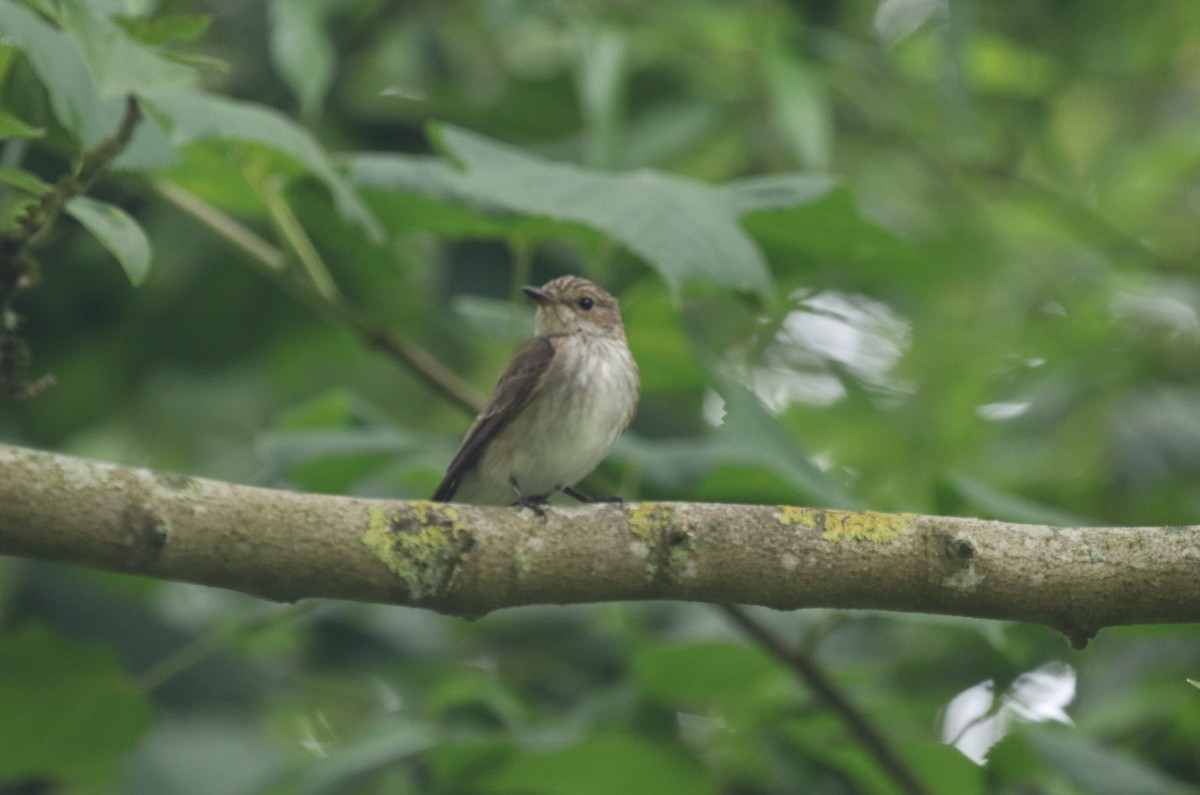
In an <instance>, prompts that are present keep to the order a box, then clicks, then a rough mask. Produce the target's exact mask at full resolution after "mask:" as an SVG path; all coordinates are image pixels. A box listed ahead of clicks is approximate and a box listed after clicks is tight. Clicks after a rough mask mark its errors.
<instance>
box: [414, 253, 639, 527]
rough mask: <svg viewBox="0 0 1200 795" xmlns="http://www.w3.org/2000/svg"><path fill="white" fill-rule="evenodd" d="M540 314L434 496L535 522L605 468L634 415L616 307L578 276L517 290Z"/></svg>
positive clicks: (632, 370)
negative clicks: (529, 516) (519, 508)
mask: <svg viewBox="0 0 1200 795" xmlns="http://www.w3.org/2000/svg"><path fill="white" fill-rule="evenodd" d="M521 289H522V290H523V291H524V292H525V294H526V295H527V296H529V298H530V299H532V301H533V303H534V304H535V305H536V307H537V314H536V316H535V318H534V322H533V329H534V336H533V339H531V340H529V341H528V342H526V343H525V344H524V345H522V346H521V348H520V350H518V351H517V354H516V356H514V357H513V360H512V362H511V363H509V365H508V368H507V369H506V370H505V371H504V372H503V373H502V374H501V375H500V380H499V381H498V382H497V383H496V387H495V389H493V390H492V395H491V397H489V398H488V401H487V404H486V405H484V407H483V410H482V411H481V412H479V416H478V417H476V418H475V423H474V424H473V425H472V426H471V429H470V430H469V431H467V436H466V438H465V439H463V442H462V445H460V446H459V448H458V452H457V453H456V454H455V456H454V460H453V461H451V462H450V466H449V468H448V469H447V470H446V476H445V477H444V478H443V479H442V482H441V485H439V486H438V487H437V491H435V492H434V494H433V499H434V500H437V501H439V502H449V501H451V500H453V501H454V502H467V503H480V504H490V505H508V504H512V505H524V506H527V507H531V508H534V509H535V510H538V511H539V512H540V508H539V506H540V505H541V504H543V503H545V502H546V500H547V499H548V498H549V497H550V495H552V494H554V493H556V492H559V491H565V492H566V493H567V494H570V495H571V496H573V497H575V498H576V499H578V500H580V501H583V502H589V501H591V500H589V499H588V498H587V497H585V496H583V495H582V494H580V493H579V492H577V491H575V489H574V488H573V486H574V485H575V484H576V483H578V482H579V481H580V480H583V478H584V477H586V476H587V474H588V473H589V472H591V471H592V470H593V469H595V468H596V466H597V465H598V464H599V463H600V462H601V461H602V460H603V459H604V457H605V456H606V455H608V452H609V451H610V450H611V449H612V446H613V444H615V443H616V441H617V437H618V436H620V435H621V433H622V432H623V431H624V430H625V429H626V428H628V427H629V423H630V422H632V421H633V415H634V412H635V411H636V409H637V402H638V396H639V394H640V390H641V387H640V384H639V381H638V369H637V363H635V362H634V360H633V355H632V354H631V353H630V352H629V346H628V344H626V342H625V327H624V326H623V325H622V324H621V310H620V307H619V306H618V304H617V299H616V298H613V297H612V296H611V295H609V294H608V292H606V291H605V290H604V289H602V288H601V287H598V286H597V285H595V284H593V283H592V282H590V281H588V280H587V279H584V278H582V277H580V276H561V277H559V278H557V279H554V280H553V281H551V282H547V283H546V284H545V285H544V286H542V287H523V288H521Z"/></svg>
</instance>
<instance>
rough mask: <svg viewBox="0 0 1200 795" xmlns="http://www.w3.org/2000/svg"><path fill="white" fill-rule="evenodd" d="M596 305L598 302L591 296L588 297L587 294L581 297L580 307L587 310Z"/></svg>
mask: <svg viewBox="0 0 1200 795" xmlns="http://www.w3.org/2000/svg"><path fill="white" fill-rule="evenodd" d="M595 305H596V302H595V301H593V300H592V299H590V298H587V297H586V296H585V297H583V298H580V299H579V308H580V309H582V310H583V311H585V312H586V311H587V310H589V309H591V308H592V307H593V306H595Z"/></svg>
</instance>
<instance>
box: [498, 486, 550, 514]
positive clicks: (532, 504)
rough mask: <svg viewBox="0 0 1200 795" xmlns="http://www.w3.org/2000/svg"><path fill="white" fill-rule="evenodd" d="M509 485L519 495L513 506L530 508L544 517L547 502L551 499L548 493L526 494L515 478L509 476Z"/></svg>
mask: <svg viewBox="0 0 1200 795" xmlns="http://www.w3.org/2000/svg"><path fill="white" fill-rule="evenodd" d="M508 485H510V486H512V489H513V491H514V492H516V495H517V499H516V501H515V502H514V503H513V504H512V507H514V508H528V509H529V510H531V511H533V512H534V513H536V514H537V515H538V516H542V517H544V516H545V515H546V503H547V502H548V501H549V499H550V496H549V495H548V494H526V493H525V492H523V491H521V487H520V486H518V485H517V481H516V479H515V478H509V479H508Z"/></svg>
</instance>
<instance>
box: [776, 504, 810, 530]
mask: <svg viewBox="0 0 1200 795" xmlns="http://www.w3.org/2000/svg"><path fill="white" fill-rule="evenodd" d="M820 514H821V511H818V510H817V509H816V508H797V507H796V506H795V505H780V506H779V513H777V514H775V521H777V522H779V523H780V524H781V525H784V526H787V525H794V524H798V525H802V526H804V527H816V526H817V524H818V522H819V521H820Z"/></svg>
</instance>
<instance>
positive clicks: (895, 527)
mask: <svg viewBox="0 0 1200 795" xmlns="http://www.w3.org/2000/svg"><path fill="white" fill-rule="evenodd" d="M912 518H913V514H910V513H880V512H879V511H825V530H824V532H823V533H821V538H823V539H825V540H826V541H843V540H854V541H873V542H877V543H882V542H884V541H891V540H893V539H896V538H899V537H900V536H902V535H904V534H905V533H907V532H908V526H909V523H910V522H911V521H912Z"/></svg>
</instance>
